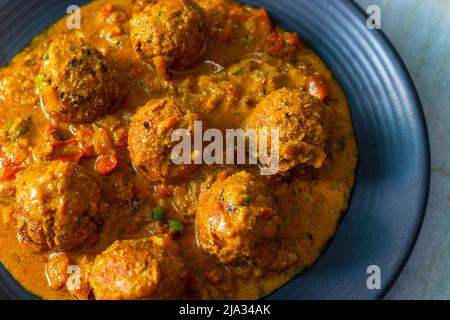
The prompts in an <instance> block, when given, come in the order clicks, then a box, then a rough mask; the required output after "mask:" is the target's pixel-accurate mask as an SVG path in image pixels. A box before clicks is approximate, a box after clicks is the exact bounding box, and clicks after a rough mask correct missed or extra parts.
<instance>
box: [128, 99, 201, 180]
mask: <svg viewBox="0 0 450 320" xmlns="http://www.w3.org/2000/svg"><path fill="white" fill-rule="evenodd" d="M191 109H192V108H191V107H190V106H189V105H188V104H187V102H183V100H179V99H175V98H164V99H153V100H150V101H149V102H147V104H146V105H145V106H144V107H142V108H140V109H139V110H138V111H137V112H136V114H135V115H134V117H133V121H132V123H131V128H130V131H129V133H128V149H129V151H130V156H131V159H132V160H133V163H134V165H135V166H136V168H137V169H138V170H139V171H140V172H141V173H143V174H144V175H145V176H146V177H147V178H148V179H149V180H150V181H151V182H154V183H162V182H171V181H176V180H179V179H183V178H186V177H189V176H190V175H191V174H192V173H193V172H194V171H195V170H196V168H197V167H196V166H195V165H193V164H183V163H182V164H175V163H174V161H173V160H172V158H173V157H172V151H173V148H174V147H175V146H176V145H177V144H178V142H172V133H173V132H174V130H176V129H186V130H188V132H189V133H190V134H193V131H194V122H195V121H196V120H198V119H199V117H198V115H197V114H196V113H194V112H193V111H191Z"/></svg>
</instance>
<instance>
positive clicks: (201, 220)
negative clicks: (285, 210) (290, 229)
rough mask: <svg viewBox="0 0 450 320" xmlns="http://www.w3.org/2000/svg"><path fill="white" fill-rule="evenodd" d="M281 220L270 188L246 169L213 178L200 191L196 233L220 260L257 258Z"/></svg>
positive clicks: (207, 249)
mask: <svg viewBox="0 0 450 320" xmlns="http://www.w3.org/2000/svg"><path fill="white" fill-rule="evenodd" d="M280 224H281V219H280V216H279V215H278V213H277V208H276V203H275V200H274V198H273V196H272V194H271V192H270V190H269V188H268V187H267V186H266V185H265V184H264V183H263V182H262V181H260V180H258V179H257V178H256V177H255V176H253V175H251V174H250V173H248V172H246V171H242V172H239V173H236V174H234V175H232V176H230V177H228V178H226V179H224V180H219V181H217V182H215V183H214V184H213V185H212V187H211V188H210V189H207V190H206V191H204V192H203V193H202V194H201V195H200V199H199V202H198V205H197V213H196V235H197V241H198V243H199V245H200V247H201V248H202V249H203V251H204V252H206V253H207V254H209V255H212V256H214V257H216V258H217V259H218V260H219V261H220V262H221V263H225V264H226V263H231V262H233V261H243V260H250V261H256V260H257V259H258V256H262V255H261V251H260V250H265V247H266V246H265V244H267V243H268V242H270V241H273V240H274V238H275V237H276V235H277V232H278V229H279V227H280Z"/></svg>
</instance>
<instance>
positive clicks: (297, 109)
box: [242, 89, 330, 173]
mask: <svg viewBox="0 0 450 320" xmlns="http://www.w3.org/2000/svg"><path fill="white" fill-rule="evenodd" d="M242 127H243V128H244V129H246V130H249V129H253V130H255V131H256V132H257V135H258V136H260V135H261V134H263V133H264V132H267V134H268V135H269V136H270V134H271V133H273V132H274V131H273V130H274V129H275V130H278V133H279V144H278V153H279V172H280V173H286V172H287V171H289V170H290V169H292V168H294V167H296V166H298V165H309V166H311V167H313V168H316V169H319V168H321V167H322V166H323V165H324V163H325V160H326V157H327V155H326V145H327V141H328V139H329V128H330V119H329V110H328V107H327V106H326V105H324V104H323V103H322V102H321V101H320V100H319V99H317V98H316V97H314V96H312V95H310V94H308V93H305V92H302V91H299V90H290V89H280V90H277V91H274V92H272V93H271V94H269V95H268V96H266V97H265V98H264V99H263V100H262V101H261V102H260V103H259V104H258V105H257V106H256V107H255V109H254V110H253V111H252V113H251V114H250V115H249V116H248V117H247V119H246V120H244V122H243V124H242ZM260 141H261V139H260ZM267 147H268V148H267V149H268V151H269V153H270V154H271V152H272V149H271V145H270V144H268V146H267ZM255 149H256V150H253V155H254V156H255V157H256V155H257V154H258V153H257V152H258V151H259V144H258V147H257V148H255Z"/></svg>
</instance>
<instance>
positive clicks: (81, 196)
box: [15, 161, 102, 251]
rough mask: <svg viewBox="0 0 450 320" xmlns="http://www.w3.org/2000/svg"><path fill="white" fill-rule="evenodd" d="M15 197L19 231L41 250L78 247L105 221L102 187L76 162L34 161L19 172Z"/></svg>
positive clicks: (25, 239)
mask: <svg viewBox="0 0 450 320" xmlns="http://www.w3.org/2000/svg"><path fill="white" fill-rule="evenodd" d="M16 199H17V210H16V215H15V216H16V220H17V231H18V234H19V236H20V238H21V239H23V240H24V241H25V242H28V243H31V244H32V245H34V246H35V247H36V248H38V249H40V250H42V251H46V250H50V249H57V250H62V251H66V250H71V249H74V248H77V247H79V246H81V245H83V244H84V243H85V242H86V241H87V240H89V239H93V237H95V235H96V232H97V230H98V229H99V226H100V225H101V222H102V210H101V201H102V199H101V194H100V188H99V187H98V185H97V184H96V183H95V182H94V181H93V180H92V179H91V178H90V177H89V176H88V175H87V174H86V172H85V171H84V170H83V168H82V167H80V166H78V165H77V164H75V163H71V162H62V161H54V162H42V163H36V164H34V165H33V166H31V167H30V168H29V169H27V170H26V171H25V172H24V173H23V174H21V175H20V177H19V180H18V183H17V193H16ZM94 239H95V238H94Z"/></svg>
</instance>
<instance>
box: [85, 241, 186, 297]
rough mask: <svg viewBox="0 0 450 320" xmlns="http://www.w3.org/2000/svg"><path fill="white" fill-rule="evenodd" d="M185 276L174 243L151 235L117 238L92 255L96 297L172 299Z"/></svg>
mask: <svg viewBox="0 0 450 320" xmlns="http://www.w3.org/2000/svg"><path fill="white" fill-rule="evenodd" d="M187 276H188V272H187V269H186V267H185V265H184V262H183V260H182V258H181V257H180V255H179V252H178V246H177V243H176V242H174V241H173V240H171V239H170V238H168V237H163V236H153V237H151V238H147V239H138V240H119V241H116V242H115V243H114V244H113V245H111V246H110V247H109V248H108V249H106V251H104V252H103V253H102V254H100V255H98V256H97V258H96V259H95V263H94V265H93V267H92V270H91V274H90V283H91V286H92V288H93V292H94V295H95V298H96V299H98V300H132V299H148V300H172V299H177V298H179V297H180V295H181V294H182V293H183V292H184V288H185V286H186V281H187Z"/></svg>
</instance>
